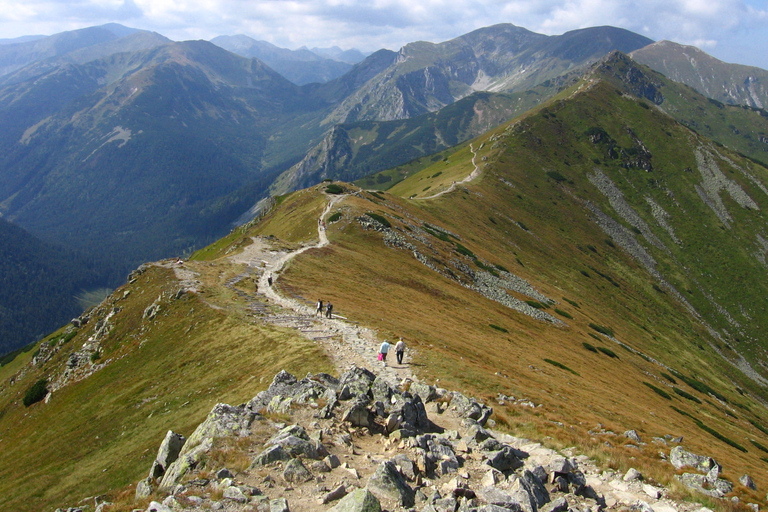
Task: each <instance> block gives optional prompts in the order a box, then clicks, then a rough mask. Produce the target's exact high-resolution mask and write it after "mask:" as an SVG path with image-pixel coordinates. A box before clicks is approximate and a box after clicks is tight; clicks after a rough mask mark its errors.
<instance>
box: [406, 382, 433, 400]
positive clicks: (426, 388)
mask: <svg viewBox="0 0 768 512" xmlns="http://www.w3.org/2000/svg"><path fill="white" fill-rule="evenodd" d="M408 392H409V393H410V394H412V395H415V396H418V397H419V398H421V401H422V402H423V403H425V404H426V403H427V402H431V401H432V400H434V399H435V398H436V397H437V393H436V392H435V388H434V386H430V385H428V384H422V383H421V382H413V383H411V385H410V387H409V388H408Z"/></svg>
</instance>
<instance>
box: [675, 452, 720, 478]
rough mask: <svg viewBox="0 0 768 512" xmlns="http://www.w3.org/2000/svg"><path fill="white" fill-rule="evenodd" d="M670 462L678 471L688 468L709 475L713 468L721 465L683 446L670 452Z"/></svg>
mask: <svg viewBox="0 0 768 512" xmlns="http://www.w3.org/2000/svg"><path fill="white" fill-rule="evenodd" d="M669 462H671V463H672V465H673V466H675V467H676V468H677V469H681V468H684V467H686V466H687V467H692V468H694V469H697V470H699V471H701V472H702V473H708V472H709V471H710V470H711V469H712V468H714V467H716V466H718V465H719V464H717V462H715V460H714V459H712V458H711V457H705V456H703V455H696V454H695V453H691V452H689V451H687V450H685V449H684V448H683V447H682V446H675V447H674V448H672V450H671V451H670V452H669Z"/></svg>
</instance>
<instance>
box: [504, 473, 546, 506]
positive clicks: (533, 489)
mask: <svg viewBox="0 0 768 512" xmlns="http://www.w3.org/2000/svg"><path fill="white" fill-rule="evenodd" d="M508 492H509V494H510V496H512V498H513V499H514V500H515V501H516V502H518V503H519V504H520V506H521V507H522V509H523V510H524V511H525V512H536V511H537V510H538V508H539V507H541V506H542V505H544V504H545V503H549V492H547V489H546V487H544V484H543V483H542V482H541V480H539V478H538V477H537V476H536V475H534V474H533V473H532V472H531V471H527V470H526V471H523V474H522V475H521V476H520V477H519V478H516V479H515V480H514V482H512V485H510V486H509V491H508Z"/></svg>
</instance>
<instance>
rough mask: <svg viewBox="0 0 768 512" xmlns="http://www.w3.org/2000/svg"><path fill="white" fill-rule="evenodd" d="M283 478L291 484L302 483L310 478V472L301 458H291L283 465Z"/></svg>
mask: <svg viewBox="0 0 768 512" xmlns="http://www.w3.org/2000/svg"><path fill="white" fill-rule="evenodd" d="M283 479H284V480H285V481H286V482H290V483H292V484H299V483H304V482H308V481H310V480H312V473H310V472H309V470H308V469H307V468H306V467H305V466H304V464H303V463H302V462H301V459H291V460H290V461H288V464H286V465H285V469H284V470H283Z"/></svg>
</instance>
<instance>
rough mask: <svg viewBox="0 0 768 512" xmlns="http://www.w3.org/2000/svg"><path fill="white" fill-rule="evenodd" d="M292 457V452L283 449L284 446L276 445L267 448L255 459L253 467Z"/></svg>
mask: <svg viewBox="0 0 768 512" xmlns="http://www.w3.org/2000/svg"><path fill="white" fill-rule="evenodd" d="M290 458H291V454H290V453H288V452H287V451H285V450H284V449H283V447H282V446H280V445H279V444H278V445H274V446H270V447H268V448H267V449H265V450H264V451H263V452H261V453H260V454H258V455H257V456H256V458H254V459H253V462H252V463H251V467H256V466H266V465H267V464H272V463H273V462H277V461H280V460H288V459H290Z"/></svg>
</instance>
